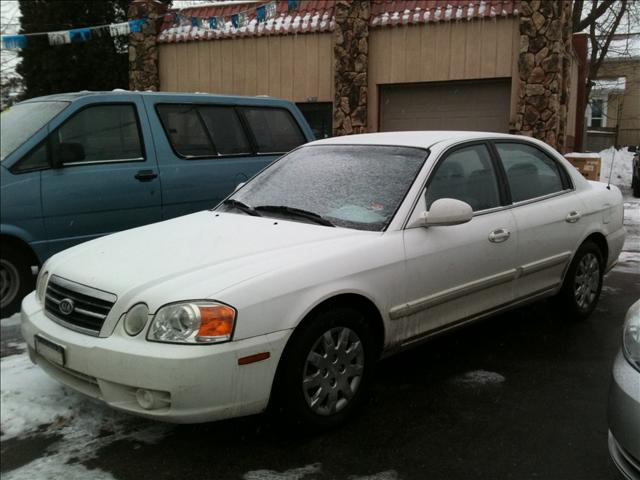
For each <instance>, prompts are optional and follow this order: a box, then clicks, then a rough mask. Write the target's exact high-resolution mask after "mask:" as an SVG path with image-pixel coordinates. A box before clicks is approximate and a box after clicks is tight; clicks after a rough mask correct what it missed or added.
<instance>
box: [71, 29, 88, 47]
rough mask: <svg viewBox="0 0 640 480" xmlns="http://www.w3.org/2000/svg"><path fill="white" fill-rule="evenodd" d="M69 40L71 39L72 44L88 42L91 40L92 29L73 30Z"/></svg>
mask: <svg viewBox="0 0 640 480" xmlns="http://www.w3.org/2000/svg"><path fill="white" fill-rule="evenodd" d="M69 38H70V39H71V43H75V42H86V41H87V40H90V39H91V29H90V28H73V29H71V30H69Z"/></svg>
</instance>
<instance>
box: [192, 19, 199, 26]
mask: <svg viewBox="0 0 640 480" xmlns="http://www.w3.org/2000/svg"><path fill="white" fill-rule="evenodd" d="M191 26H192V27H197V26H198V17H191Z"/></svg>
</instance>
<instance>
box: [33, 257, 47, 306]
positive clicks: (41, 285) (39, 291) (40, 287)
mask: <svg viewBox="0 0 640 480" xmlns="http://www.w3.org/2000/svg"><path fill="white" fill-rule="evenodd" d="M48 279H49V272H47V271H46V269H45V268H44V265H43V266H42V268H41V269H40V272H39V273H38V279H37V280H36V299H37V300H38V301H39V302H40V303H41V304H43V305H44V294H45V290H46V288H47V280H48Z"/></svg>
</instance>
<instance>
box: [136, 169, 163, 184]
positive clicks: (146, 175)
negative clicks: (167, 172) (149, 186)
mask: <svg viewBox="0 0 640 480" xmlns="http://www.w3.org/2000/svg"><path fill="white" fill-rule="evenodd" d="M157 176H158V174H157V173H156V172H154V171H153V170H140V171H139V172H138V173H136V174H135V175H134V177H135V179H136V180H139V181H140V182H149V181H151V180H153V179H154V178H156V177H157Z"/></svg>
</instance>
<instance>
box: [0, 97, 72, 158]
mask: <svg viewBox="0 0 640 480" xmlns="http://www.w3.org/2000/svg"><path fill="white" fill-rule="evenodd" d="M68 105H69V102H28V103H18V104H17V105H14V106H13V107H11V108H9V109H7V110H5V111H4V112H2V115H1V116H0V122H1V123H2V126H1V128H0V141H1V142H0V161H3V160H4V159H5V158H6V157H7V156H8V155H9V154H10V153H12V152H13V151H14V150H15V149H16V148H18V147H19V146H20V145H22V144H23V143H24V142H26V141H27V140H28V139H29V138H31V137H32V136H33V134H35V133H36V132H37V131H38V130H40V129H41V128H42V127H44V126H45V125H46V124H47V123H48V122H49V121H50V120H51V119H52V118H53V117H55V116H56V115H57V114H58V113H60V112H61V111H62V110H63V109H64V108H66V107H67V106H68Z"/></svg>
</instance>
